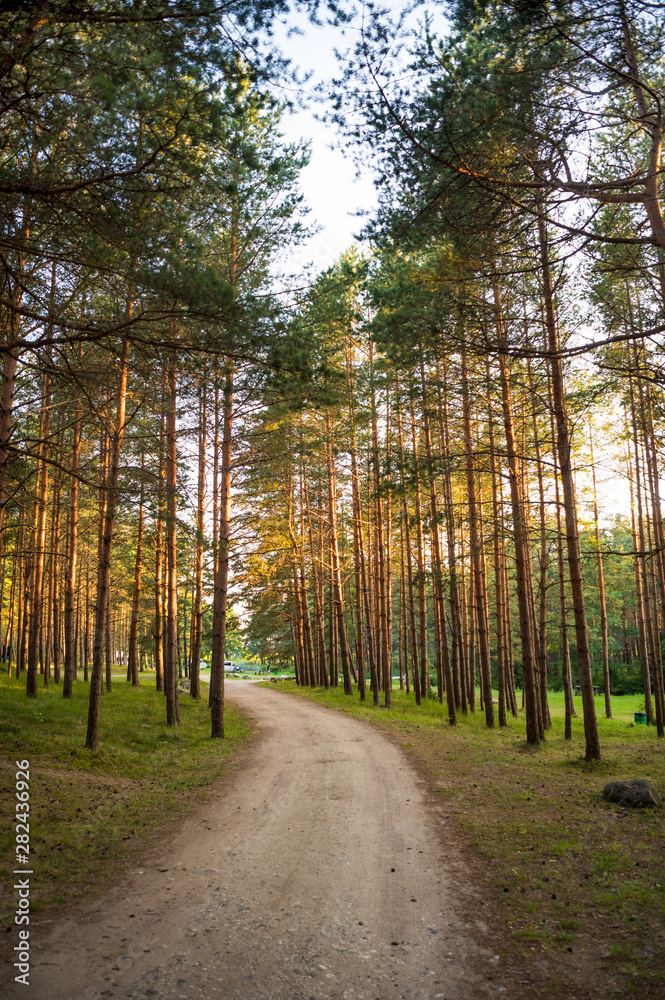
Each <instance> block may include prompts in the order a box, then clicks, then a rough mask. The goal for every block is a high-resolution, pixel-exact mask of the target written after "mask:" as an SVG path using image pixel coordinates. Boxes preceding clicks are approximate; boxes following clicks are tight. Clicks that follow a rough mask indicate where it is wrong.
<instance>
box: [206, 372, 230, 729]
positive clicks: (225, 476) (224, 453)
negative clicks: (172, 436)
mask: <svg viewBox="0 0 665 1000" xmlns="http://www.w3.org/2000/svg"><path fill="white" fill-rule="evenodd" d="M233 376H234V368H233V363H232V361H231V360H230V359H229V358H227V361H226V375H225V379H224V395H223V400H222V449H221V465H222V469H221V473H222V475H221V482H220V489H219V506H218V510H219V521H218V524H219V529H218V534H217V538H218V553H217V559H216V561H215V579H214V594H213V610H212V659H211V666H210V718H211V724H212V728H211V735H212V738H213V739H222V738H223V737H224V658H225V656H226V609H227V605H228V586H229V546H230V542H231V524H230V516H231V450H232V448H231V446H232V430H233Z"/></svg>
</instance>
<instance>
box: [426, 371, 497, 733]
mask: <svg viewBox="0 0 665 1000" xmlns="http://www.w3.org/2000/svg"><path fill="white" fill-rule="evenodd" d="M420 375H421V381H422V389H423V424H424V432H425V453H426V455H427V465H428V474H429V480H430V522H431V526H430V532H431V537H432V577H433V581H432V582H433V589H434V622H435V626H436V633H437V640H438V641H437V682H438V683H437V688H438V695H439V701H443V687H444V682H445V688H446V701H447V704H448V722H449V724H450V725H451V726H455V725H457V707H456V704H455V689H454V686H453V675H452V669H451V665H450V654H449V650H448V636H447V627H446V611H445V607H444V601H443V572H442V559H441V542H440V539H439V511H438V506H437V491H436V479H435V477H434V465H433V455H432V435H431V431H430V421H429V410H428V406H427V400H426V399H425V391H426V387H425V370H424V365H423V362H422V360H421V364H420ZM491 702H492V699H491V697H490V704H491Z"/></svg>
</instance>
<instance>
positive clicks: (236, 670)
mask: <svg viewBox="0 0 665 1000" xmlns="http://www.w3.org/2000/svg"><path fill="white" fill-rule="evenodd" d="M224 673H225V674H241V673H242V667H239V666H238V664H237V663H234V662H233V660H224Z"/></svg>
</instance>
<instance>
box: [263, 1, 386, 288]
mask: <svg viewBox="0 0 665 1000" xmlns="http://www.w3.org/2000/svg"><path fill="white" fill-rule="evenodd" d="M289 22H290V24H293V23H294V22H295V23H297V24H298V26H299V27H300V28H301V30H302V31H303V32H304V34H303V35H292V36H291V37H288V36H287V32H286V31H285V30H280V31H277V32H276V38H275V40H276V41H277V43H278V46H279V48H280V49H281V51H282V52H283V53H284V54H285V55H286V56H288V58H289V59H291V61H292V62H293V64H294V66H296V67H298V69H299V70H300V72H301V73H309V72H311V73H312V76H311V79H310V80H308V82H307V83H306V84H305V85H304V87H303V89H302V90H301V91H299V95H300V97H301V99H304V101H305V102H306V108H305V109H304V110H296V111H294V112H292V113H290V114H287V115H285V117H284V119H283V122H282V126H283V131H284V134H285V137H286V138H287V139H288V140H289V141H291V142H293V141H297V140H301V139H306V140H308V141H310V142H311V149H312V155H311V160H310V163H309V166H307V167H306V168H305V169H304V170H303V171H302V174H301V189H302V192H303V194H304V196H305V201H306V202H307V205H308V206H309V207H310V209H311V212H310V215H309V222H310V224H311V225H318V226H319V227H320V229H321V231H320V232H319V234H318V235H316V236H314V237H312V238H311V239H310V240H308V241H307V242H306V243H305V244H304V245H303V247H302V248H301V249H300V250H299V251H298V253H297V255H296V259H295V260H294V261H292V262H290V264H291V266H290V267H289V270H296V269H297V270H300V267H304V266H305V265H306V264H308V263H310V262H311V263H312V264H313V265H314V268H315V270H316V271H319V270H322V269H323V268H326V267H328V266H329V265H330V264H332V263H333V261H334V260H336V259H337V257H339V255H340V253H341V252H342V251H343V250H345V249H346V248H347V247H348V246H350V244H351V243H352V242H353V237H354V234H355V233H357V232H358V231H359V229H360V228H361V226H362V220H361V219H359V218H356V217H354V213H355V212H356V211H357V210H358V209H369V210H371V209H372V208H373V207H374V206H375V205H376V197H375V192H374V186H373V183H372V178H371V177H369V176H364V177H361V178H357V177H356V168H355V165H354V162H353V157H352V154H351V152H350V151H345V152H342V151H341V150H339V149H332V148H331V146H332V144H333V143H334V142H335V141H336V139H337V134H336V131H335V129H334V128H333V127H332V126H331V125H326V124H323V123H322V122H319V121H317V120H316V118H315V114H319V115H320V114H321V113H322V112H323V110H324V108H323V106H322V105H321V104H320V103H319V102H318V101H315V100H314V88H315V87H316V85H317V84H320V83H324V82H326V81H328V80H330V79H331V78H332V77H333V76H335V75H336V74H338V72H339V67H338V64H337V60H336V58H335V54H334V50H335V48H337V49H341V50H343V49H345V48H346V47H347V46H348V44H349V43H350V41H351V40H352V37H353V35H352V32H350V31H349V30H348V29H347V30H346V31H344V33H342V30H341V29H338V28H331V27H316V26H315V25H312V24H310V23H309V22H308V21H307V18H306V17H304V16H301V17H298V18H289ZM293 264H296V267H294V266H293ZM298 265H299V266H298Z"/></svg>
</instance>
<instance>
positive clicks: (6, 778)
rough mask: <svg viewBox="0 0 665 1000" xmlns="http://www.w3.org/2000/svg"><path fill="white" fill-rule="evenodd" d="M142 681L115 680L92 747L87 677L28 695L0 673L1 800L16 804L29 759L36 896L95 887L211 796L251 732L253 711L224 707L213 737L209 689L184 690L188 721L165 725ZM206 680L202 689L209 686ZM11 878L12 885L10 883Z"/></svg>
mask: <svg viewBox="0 0 665 1000" xmlns="http://www.w3.org/2000/svg"><path fill="white" fill-rule="evenodd" d="M141 681H142V683H141V687H140V688H139V689H138V690H136V689H132V688H131V687H130V686H129V685H128V684H127V683H126V682H125V681H121V680H118V681H114V684H113V690H112V692H111V693H110V694H104V696H103V698H102V707H101V719H100V747H99V750H97V751H95V752H91V751H89V750H86V749H85V747H84V742H85V731H86V720H87V705H88V692H89V687H88V685H87V684H84V683H83V682H82V681H79V682H77V683H75V685H74V697H73V699H72V700H71V701H65V700H64V699H63V697H62V689H61V688H59V687H56V686H55V685H54V684H52V685H51V688H50V689H49V690H47V691H44V690H43V689H42V688H40V689H39V695H38V697H37V698H36V699H28V698H26V695H25V685H24V681H23V679H21V681H20V682H17V681H16V680H15V679H13V678H12V679H8V678H7V677H2V678H0V729H1V730H2V733H3V739H2V748H1V751H0V774H1V781H0V800H1V808H2V815H3V816H9V817H11V816H12V815H13V813H14V803H15V798H14V780H15V771H16V766H15V761H17V760H25V759H27V760H29V761H30V852H31V853H30V860H31V867H32V868H33V869H34V873H35V874H34V875H33V877H32V881H31V905H32V907H33V909H39V908H44V907H45V906H48V905H51V904H53V903H64V902H68V901H70V900H71V899H73V898H76V897H77V896H79V895H81V894H82V893H85V892H87V891H88V890H89V889H90V888H91V887H92V886H98V885H99V884H100V882H101V881H102V880H104V879H105V878H108V877H110V876H111V875H113V874H114V873H115V872H117V871H118V870H119V869H120V868H121V867H122V865H123V864H125V863H126V862H127V861H128V860H129V859H130V858H131V860H132V861H133V862H135V861H136V860H137V859H138V858H139V856H140V854H141V852H142V851H143V850H144V849H146V848H147V847H149V846H150V845H151V844H152V843H154V839H155V836H157V835H159V832H160V830H163V828H164V826H165V824H166V823H169V822H171V821H172V820H173V819H177V818H178V817H179V816H182V815H183V814H184V812H185V811H186V810H187V809H188V808H191V806H192V805H193V804H195V803H196V802H199V801H203V800H204V799H205V797H206V794H207V787H208V786H209V785H210V784H211V782H213V781H215V779H217V778H219V777H220V776H221V775H222V774H223V773H224V770H225V767H226V766H227V765H228V763H229V762H230V760H231V759H232V758H233V752H234V750H237V749H238V748H239V747H240V746H242V745H243V744H245V743H246V742H247V740H248V739H249V737H250V732H251V730H250V725H249V723H248V721H247V720H246V719H245V718H244V717H243V716H241V715H240V714H239V713H238V712H236V711H235V710H234V708H233V706H231V705H227V706H226V711H225V731H226V738H225V739H224V740H212V739H210V716H209V712H208V706H207V698H206V697H205V695H204V697H203V698H202V700H201V701H199V702H195V701H194V700H193V699H192V698H190V697H189V696H185V695H181V697H180V713H181V725H180V726H179V727H178V728H177V729H169V728H168V727H167V725H166V721H165V706H164V696H163V695H162V694H159V693H158V692H156V691H155V689H154V675H149V674H148V675H146V674H143V675H141ZM205 691H207V688H204V692H205ZM13 838H14V826H13V824H11V823H3V825H2V829H1V830H0V865H1V867H2V882H3V890H2V895H1V896H0V918H1V919H2V922H3V924H7V923H9V922H11V921H13V909H14V903H15V901H14V898H13V894H12V891H11V885H12V882H11V879H9V878H8V874H9V872H10V871H11V870H12V868H13V860H14V839H13ZM8 887H9V888H8Z"/></svg>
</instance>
